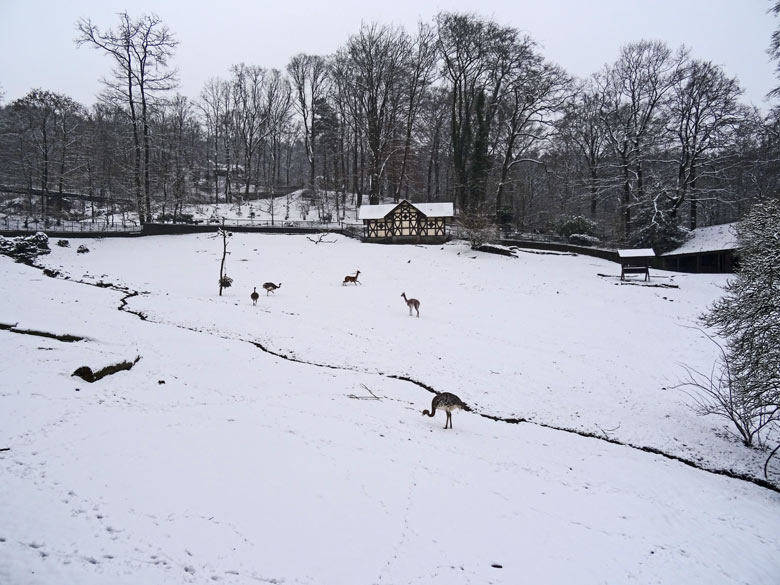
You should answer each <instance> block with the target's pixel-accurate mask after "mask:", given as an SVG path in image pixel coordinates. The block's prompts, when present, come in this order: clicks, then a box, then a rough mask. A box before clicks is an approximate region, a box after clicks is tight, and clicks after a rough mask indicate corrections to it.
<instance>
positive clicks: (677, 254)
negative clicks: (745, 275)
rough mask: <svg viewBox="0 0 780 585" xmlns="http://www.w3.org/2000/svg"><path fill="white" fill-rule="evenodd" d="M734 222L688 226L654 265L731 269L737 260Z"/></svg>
mask: <svg viewBox="0 0 780 585" xmlns="http://www.w3.org/2000/svg"><path fill="white" fill-rule="evenodd" d="M734 227H735V224H733V223H728V224H721V225H713V226H707V227H701V228H696V229H695V230H691V234H690V238H689V239H688V241H686V242H685V243H684V244H683V245H682V246H680V247H679V248H677V249H676V250H672V251H671V252H667V253H666V254H663V255H661V256H660V258H659V259H658V260H659V262H658V268H663V269H664V270H674V271H677V272H710V273H718V272H721V273H727V272H734V268H735V266H736V265H737V264H738V260H739V258H738V252H739V250H738V247H737V238H736V234H735V232H734Z"/></svg>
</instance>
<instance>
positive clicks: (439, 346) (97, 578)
mask: <svg viewBox="0 0 780 585" xmlns="http://www.w3.org/2000/svg"><path fill="white" fill-rule="evenodd" d="M326 239H327V241H328V242H330V243H326V242H323V243H320V244H314V243H313V242H312V241H311V240H310V239H308V238H306V237H305V236H267V235H266V236H263V235H254V234H235V235H234V236H233V237H232V238H231V241H230V245H229V248H228V250H229V251H230V255H229V256H228V259H227V273H228V274H229V275H230V276H231V277H232V278H233V279H234V284H233V287H231V288H229V289H227V290H226V291H225V294H224V296H222V297H219V296H218V295H217V289H218V286H217V278H218V275H219V259H220V254H221V243H220V242H218V241H217V240H215V239H213V238H210V237H208V236H206V235H188V236H173V237H159V238H155V237H148V238H138V239H132V240H126V239H122V240H119V239H116V240H112V239H103V240H84V241H83V243H85V244H86V245H87V246H88V247H89V248H90V250H91V252H90V253H89V254H77V252H76V250H75V247H76V246H72V247H71V248H57V247H54V249H53V250H52V253H51V254H50V255H49V256H46V257H43V258H41V259H40V262H39V263H40V264H41V265H42V266H46V267H48V268H50V269H55V270H58V271H59V272H60V274H61V278H57V279H54V278H50V277H47V276H44V275H43V274H42V272H41V271H40V270H38V269H35V268H30V267H26V266H23V265H20V264H14V263H13V262H11V261H10V260H9V259H8V258H0V271H1V272H2V279H0V291H1V292H2V298H3V299H4V300H3V303H2V304H0V323H2V324H4V325H8V326H14V328H13V329H6V330H2V331H0V340H2V349H3V351H2V352H0V355H1V356H2V357H0V364H1V366H0V367H2V370H3V372H4V373H5V375H4V379H5V381H6V383H5V384H4V388H3V390H2V391H0V448H7V449H9V450H8V451H3V452H0V518H2V522H0V583H5V582H8V583H14V584H16V583H36V584H38V583H46V584H49V583H51V584H53V583H85V584H89V583H112V584H113V583H128V584H130V583H214V582H225V583H253V582H258V581H259V582H269V583H282V582H284V583H307V584H311V583H318V584H319V583H322V584H333V583H340V584H350V583H354V584H366V583H421V584H422V583H425V584H430V583H475V584H476V583H480V584H481V583H513V584H514V583H526V582H527V583H552V584H558V583H560V584H569V583H577V584H590V583H593V584H596V583H670V584H671V583H675V584H677V583H686V584H696V583H701V584H708V585H709V584H724V585H725V584H731V583H744V584H751V585H760V584H767V585H770V584H775V583H777V579H778V577H779V576H780V555H779V554H778V553H779V552H780V530H778V528H780V522H779V521H778V520H777V518H778V517H779V516H778V511H780V496H779V495H778V494H777V493H776V492H773V491H771V490H769V489H766V488H761V487H758V486H756V485H753V484H751V483H749V482H746V481H742V480H737V479H730V478H728V477H724V476H722V475H717V474H714V473H711V472H709V471H704V470H700V469H695V468H693V467H691V466H689V465H685V464H683V463H680V462H678V461H674V460H672V459H669V458H666V457H663V456H661V455H657V454H652V453H647V452H643V451H641V450H639V449H637V448H634V447H649V448H653V449H657V450H659V451H662V452H664V453H667V454H669V455H672V456H678V457H682V458H684V459H686V460H689V461H691V462H695V463H697V464H698V465H700V466H701V467H704V468H710V469H715V470H724V469H725V470H733V471H735V472H738V473H746V474H750V475H753V476H756V477H757V476H758V475H759V473H760V471H759V467H760V464H761V463H762V462H763V457H762V454H760V453H755V454H752V453H749V452H747V450H746V449H745V448H744V447H743V446H741V445H740V444H739V442H738V441H736V440H735V439H733V438H732V437H730V436H729V434H728V433H727V432H726V431H727V427H725V426H724V424H723V423H722V422H721V421H718V420H711V419H707V418H701V417H698V416H696V415H695V414H693V412H692V411H691V410H690V409H689V408H688V407H687V406H686V400H687V397H686V396H685V394H684V393H683V392H682V391H680V390H679V389H675V388H674V386H675V385H676V384H677V383H679V381H680V380H681V378H682V377H683V373H684V372H683V369H682V366H681V365H680V364H687V365H689V366H692V367H696V368H698V369H703V370H709V368H710V367H711V365H712V362H713V360H714V358H715V356H716V348H715V346H714V345H713V344H712V343H711V342H710V341H709V340H708V339H707V338H706V336H705V335H704V334H703V333H702V332H700V331H699V330H697V329H696V328H694V327H693V326H694V325H695V323H696V316H697V315H698V314H699V313H700V312H701V311H703V310H704V309H705V308H706V307H707V305H708V304H709V303H711V302H712V301H713V300H714V299H715V298H717V296H718V295H719V294H720V288H719V287H720V286H722V285H723V284H724V283H725V280H726V277H725V276H723V275H693V274H672V273H661V272H656V271H653V280H652V282H651V284H656V285H660V284H663V285H675V287H671V286H664V287H656V286H634V285H621V284H620V283H619V280H618V279H617V278H615V277H616V276H617V275H618V274H619V267H618V266H617V265H616V264H612V263H609V262H606V261H602V260H598V259H594V258H589V257H583V256H571V255H541V254H533V253H530V252H529V253H525V252H519V253H518V257H517V258H509V257H504V256H497V255H490V254H483V253H477V252H473V251H471V250H470V249H469V248H468V246H466V245H463V244H460V243H452V244H447V245H444V246H378V245H368V244H361V243H359V242H357V241H354V240H349V239H347V238H344V237H341V236H338V235H332V236H328V237H327V238H326ZM74 242H75V241H74ZM78 243H82V242H81V241H79V242H78ZM356 270H360V278H359V280H360V282H361V283H362V284H355V285H346V286H344V285H343V284H342V281H343V277H344V276H345V275H347V274H353V273H354V272H355V271H356ZM604 275H612V277H610V276H604ZM65 276H68V277H69V278H70V279H71V280H65V279H64V278H62V277H65ZM77 280H78V281H82V282H88V283H102V284H104V285H105V284H107V283H111V284H112V285H113V287H109V288H104V287H95V286H87V285H85V284H82V283H79V282H75V281H77ZM266 281H274V282H276V283H277V284H279V283H280V282H281V284H282V286H281V288H280V289H278V290H277V291H276V292H275V293H273V294H270V295H266V293H265V291H263V290H262V288H261V285H262V284H263V282H266ZM253 287H257V288H258V290H259V291H260V292H261V297H260V300H259V302H258V304H257V306H253V304H252V302H251V300H250V298H249V294H250V293H251V292H252V289H253ZM119 289H122V290H119ZM123 291H124V292H123ZM134 291H137V292H139V293H140V294H138V295H133V294H132V293H133V292H134ZM402 292H406V293H407V295H408V296H412V297H415V298H418V299H419V300H420V301H421V306H420V314H421V316H420V318H419V319H418V318H416V317H409V314H408V309H407V307H406V304H405V303H404V301H403V299H402V298H401V296H400V295H401V293H402ZM139 314H140V315H141V316H143V317H144V319H141V318H139ZM25 330H28V331H30V330H31V331H45V332H49V333H55V334H69V335H72V336H78V337H82V338H83V340H81V341H76V342H66V341H60V340H57V339H52V338H46V337H40V336H36V335H29V334H25V333H23V331H25ZM263 348H265V349H266V350H268V351H263ZM269 352H271V353H269ZM136 357H140V359H139V360H138V362H137V363H135V365H134V366H133V367H132V369H130V370H127V371H121V372H119V373H115V374H112V375H110V376H106V377H105V378H103V379H101V380H99V381H97V382H94V383H92V384H90V383H87V382H84V381H83V380H81V379H79V378H77V377H73V376H71V374H72V372H73V371H74V370H76V369H77V368H78V367H80V366H85V365H86V366H90V367H91V368H92V369H93V370H96V369H99V368H101V367H104V366H108V365H111V364H117V363H120V362H132V361H133V360H135V359H136ZM408 379H410V380H414V381H417V382H419V383H421V384H422V385H425V386H428V387H431V388H433V389H435V390H437V391H447V392H454V393H456V394H458V395H459V396H460V397H461V398H462V399H463V400H464V401H466V402H467V403H468V404H469V405H470V406H471V407H472V408H473V412H456V413H455V414H454V415H453V422H454V429H452V430H446V431H445V430H444V429H443V428H442V427H443V425H444V416H443V414H437V415H436V417H435V418H433V419H431V418H428V417H423V416H421V411H422V410H423V409H424V408H430V403H431V398H432V394H431V393H430V392H429V391H427V390H426V389H425V388H423V387H422V386H421V385H420V384H415V383H413V382H411V381H409V380H408ZM480 415H484V416H480ZM487 417H495V418H499V419H519V418H522V419H526V420H528V421H530V423H523V424H511V423H509V422H503V421H500V420H492V419H491V418H487ZM533 423H539V424H533ZM543 425H546V426H543ZM549 427H558V428H562V429H571V430H574V431H581V432H584V433H592V434H595V435H599V436H603V437H608V438H610V439H612V440H615V441H619V442H621V443H625V444H628V445H633V446H634V447H631V446H621V445H617V444H613V443H609V442H606V441H602V440H599V439H598V438H586V437H583V436H579V435H577V434H574V433H569V432H564V431H561V430H556V429H554V428H549Z"/></svg>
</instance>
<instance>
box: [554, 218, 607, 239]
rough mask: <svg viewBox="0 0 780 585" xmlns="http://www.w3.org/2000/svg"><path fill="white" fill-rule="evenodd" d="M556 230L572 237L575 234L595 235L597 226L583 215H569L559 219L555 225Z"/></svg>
mask: <svg viewBox="0 0 780 585" xmlns="http://www.w3.org/2000/svg"><path fill="white" fill-rule="evenodd" d="M555 231H556V232H557V233H558V234H559V235H561V236H563V237H564V238H570V237H571V236H573V235H575V234H581V235H586V236H594V235H595V234H596V231H597V227H596V224H595V223H594V222H592V221H591V220H589V219H588V218H587V217H583V216H581V215H568V216H564V217H563V218H561V219H560V220H559V221H558V223H557V224H556V226H555Z"/></svg>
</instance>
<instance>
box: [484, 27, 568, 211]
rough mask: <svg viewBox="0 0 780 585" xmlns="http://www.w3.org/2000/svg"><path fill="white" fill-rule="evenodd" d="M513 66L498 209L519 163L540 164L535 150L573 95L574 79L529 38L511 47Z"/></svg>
mask: <svg viewBox="0 0 780 585" xmlns="http://www.w3.org/2000/svg"><path fill="white" fill-rule="evenodd" d="M510 50H511V51H512V62H513V68H512V71H511V73H510V74H509V79H508V81H507V84H506V91H505V95H504V99H503V100H502V103H501V106H500V108H501V111H500V113H499V120H501V122H502V124H501V127H500V131H501V137H502V143H501V148H503V152H504V156H503V160H502V163H501V172H500V177H499V181H498V187H497V189H496V202H495V205H496V211H497V212H500V211H501V210H502V209H503V207H504V201H503V195H504V187H505V185H507V183H508V181H509V178H510V173H511V171H512V169H513V167H515V166H516V165H518V164H521V163H524V162H531V163H534V164H540V161H539V160H538V158H537V157H535V156H532V153H533V152H534V151H535V150H536V149H538V146H539V144H540V143H541V142H542V141H544V140H546V139H547V138H548V137H549V135H550V133H551V132H552V130H553V122H554V120H555V118H556V117H557V116H558V114H559V113H560V112H562V111H563V107H564V105H565V104H566V102H567V101H569V99H570V98H571V80H570V78H569V76H568V75H567V74H566V73H565V72H564V71H563V69H561V68H560V67H558V66H557V65H554V64H552V63H548V62H545V61H544V59H543V58H542V57H541V55H539V54H538V53H537V52H536V50H535V44H534V43H533V41H531V39H530V38H528V37H524V38H521V39H518V40H517V41H516V42H515V43H513V46H512V47H511V49H510Z"/></svg>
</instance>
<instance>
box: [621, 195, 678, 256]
mask: <svg viewBox="0 0 780 585" xmlns="http://www.w3.org/2000/svg"><path fill="white" fill-rule="evenodd" d="M667 207H668V203H667V202H665V201H662V200H658V201H656V202H652V201H650V202H647V203H646V204H645V205H643V206H639V207H638V208H637V213H636V215H635V219H634V231H633V232H631V235H630V236H629V238H628V243H629V244H630V245H631V246H634V247H636V248H653V250H655V253H656V254H664V253H666V252H671V251H672V250H674V249H676V248H679V247H680V246H682V245H683V243H684V242H685V240H686V239H688V235H689V233H690V232H688V230H686V229H685V228H682V227H680V226H679V225H678V223H677V216H676V215H674V214H673V213H672V211H671V209H668V208H667Z"/></svg>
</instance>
